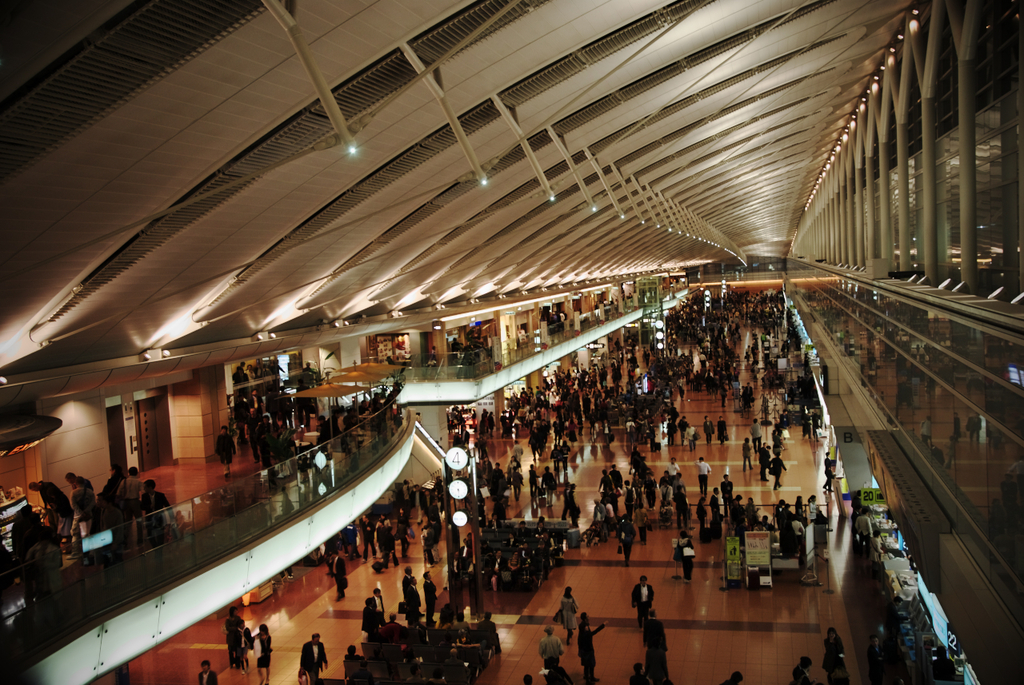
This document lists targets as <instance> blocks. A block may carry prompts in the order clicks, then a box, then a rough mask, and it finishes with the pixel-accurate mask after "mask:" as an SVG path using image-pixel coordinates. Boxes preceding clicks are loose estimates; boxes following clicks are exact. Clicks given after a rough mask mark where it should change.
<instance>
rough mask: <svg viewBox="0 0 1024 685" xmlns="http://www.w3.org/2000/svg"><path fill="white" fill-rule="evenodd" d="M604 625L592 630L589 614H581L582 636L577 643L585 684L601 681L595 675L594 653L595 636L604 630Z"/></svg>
mask: <svg viewBox="0 0 1024 685" xmlns="http://www.w3.org/2000/svg"><path fill="white" fill-rule="evenodd" d="M604 627H605V624H604V623H602V624H601V625H599V626H598V627H597V628H594V629H591V628H590V617H589V616H587V612H585V611H584V612H583V613H582V614H580V635H579V639H578V640H577V641H576V643H577V648H578V649H579V653H580V664H581V665H582V666H583V681H584V682H585V683H596V682H598V681H600V680H601V679H600V678H598V677H597V676H595V675H594V669H595V668H596V667H597V652H595V651H594V636H595V635H597V634H598V633H600V632H601V631H602V630H604Z"/></svg>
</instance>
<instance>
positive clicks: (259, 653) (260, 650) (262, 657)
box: [252, 623, 274, 685]
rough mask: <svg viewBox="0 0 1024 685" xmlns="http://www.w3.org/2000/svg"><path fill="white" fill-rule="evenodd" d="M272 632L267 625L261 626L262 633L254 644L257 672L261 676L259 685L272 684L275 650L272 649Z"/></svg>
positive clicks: (257, 636) (262, 624)
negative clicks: (271, 660)
mask: <svg viewBox="0 0 1024 685" xmlns="http://www.w3.org/2000/svg"><path fill="white" fill-rule="evenodd" d="M270 643H271V640H270V630H269V629H268V628H267V624H266V623H261V624H260V632H259V633H258V634H257V635H256V640H255V641H254V642H253V645H252V647H253V649H252V651H253V654H254V655H255V656H256V672H257V673H258V674H259V676H260V682H259V685H266V684H267V683H269V682H270V654H271V652H273V651H274V650H273V649H271V647H270Z"/></svg>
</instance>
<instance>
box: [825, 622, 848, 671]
mask: <svg viewBox="0 0 1024 685" xmlns="http://www.w3.org/2000/svg"><path fill="white" fill-rule="evenodd" d="M845 656H846V652H844V651H843V641H842V639H841V638H840V637H839V633H837V632H836V629H835V628H829V629H828V632H827V633H826V634H825V659H824V661H822V664H821V667H822V668H823V669H825V673H827V674H828V682H829V683H831V682H832V673H833V672H834V671H835V670H836V668H838V667H839V666H840V665H841V664H843V657H845Z"/></svg>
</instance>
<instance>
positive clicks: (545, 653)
mask: <svg viewBox="0 0 1024 685" xmlns="http://www.w3.org/2000/svg"><path fill="white" fill-rule="evenodd" d="M537 652H538V653H539V654H540V658H541V659H543V660H544V668H545V669H547V670H549V671H554V672H556V673H558V674H559V675H562V674H564V677H565V680H566V682H572V680H571V679H570V678H569V674H568V673H566V672H565V669H564V668H562V667H561V666H559V661H560V660H561V657H562V655H563V654H565V647H563V646H562V641H561V639H559V637H558V636H557V635H555V628H554V626H544V637H542V638H541V639H540V646H539V647H538V648H537Z"/></svg>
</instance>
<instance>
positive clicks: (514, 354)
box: [396, 292, 677, 383]
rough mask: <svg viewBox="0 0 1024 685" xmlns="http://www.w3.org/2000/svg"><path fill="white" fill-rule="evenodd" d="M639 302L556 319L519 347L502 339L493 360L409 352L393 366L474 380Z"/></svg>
mask: <svg viewBox="0 0 1024 685" xmlns="http://www.w3.org/2000/svg"><path fill="white" fill-rule="evenodd" d="M676 294H677V293H676V292H672V293H670V295H672V296H674V295H676ZM643 306H644V305H643V304H641V305H640V306H639V307H638V306H634V304H633V301H632V299H627V300H624V301H623V307H622V311H619V309H618V308H617V307H615V306H613V305H612V306H607V307H604V308H603V309H602V314H603V316H598V315H597V310H595V311H593V312H587V313H586V314H584V315H583V316H581V318H580V327H579V328H578V329H577V328H576V327H575V326H574V325H573V322H572V321H563V322H559V323H558V324H555V326H557V327H560V330H557V331H552V329H551V328H549V329H548V335H547V337H546V338H545V339H544V340H542V341H541V342H540V343H537V342H528V343H526V344H525V345H524V346H523V347H521V348H520V347H518V346H517V344H516V343H515V342H514V341H510V340H506V341H504V342H503V343H502V345H501V348H502V350H501V359H500V361H495V359H494V354H493V352H492V350H491V348H485V349H480V350H470V351H468V352H456V353H450V354H448V355H444V354H437V355H433V354H421V355H413V356H412V357H410V358H409V359H408V360H407V362H408V363H405V364H399V365H398V366H396V368H401V367H404V368H405V373H404V374H403V378H404V380H405V381H406V382H408V383H434V382H438V381H467V380H469V381H472V380H478V379H480V378H483V377H484V376H489V375H490V374H492V373H495V372H497V371H500V370H501V369H502V368H505V367H508V366H511V365H512V364H516V363H518V362H521V361H524V360H526V359H529V358H530V357H533V356H535V355H538V354H540V353H542V352H544V351H545V350H547V349H548V348H549V347H552V346H554V345H560V344H562V343H564V342H568V341H570V340H572V339H573V338H576V337H578V336H579V335H581V334H583V333H584V332H586V331H589V330H591V329H594V328H597V327H599V326H603V325H605V324H607V323H609V322H611V321H615V320H616V319H619V318H621V317H624V316H626V315H627V314H631V313H633V312H635V311H636V310H637V309H642V308H643ZM471 355H472V358H473V359H475V361H472V360H471V363H452V362H453V361H455V362H464V361H466V358H467V357H469V356H471Z"/></svg>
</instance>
